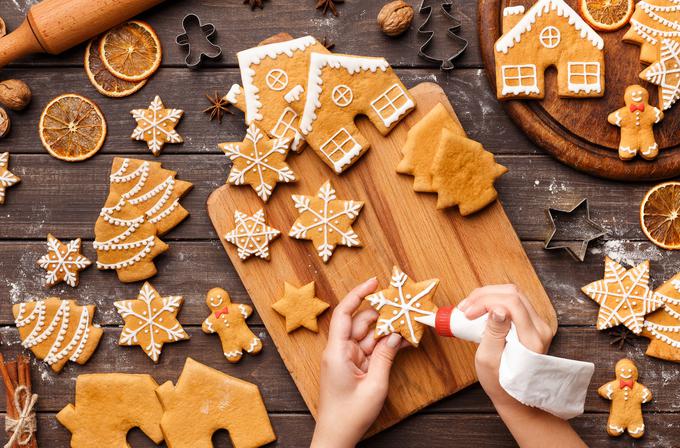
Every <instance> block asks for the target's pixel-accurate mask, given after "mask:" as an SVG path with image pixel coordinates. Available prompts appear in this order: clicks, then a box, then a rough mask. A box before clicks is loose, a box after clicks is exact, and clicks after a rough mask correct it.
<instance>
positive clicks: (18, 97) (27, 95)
mask: <svg viewBox="0 0 680 448" xmlns="http://www.w3.org/2000/svg"><path fill="white" fill-rule="evenodd" d="M31 97H32V95H31V89H30V88H29V87H28V85H26V83H25V82H23V81H19V80H18V79H8V80H6V81H2V82H0V104H3V105H4V106H6V107H7V108H9V109H12V110H22V109H24V108H25V107H26V106H28V103H30V102H31Z"/></svg>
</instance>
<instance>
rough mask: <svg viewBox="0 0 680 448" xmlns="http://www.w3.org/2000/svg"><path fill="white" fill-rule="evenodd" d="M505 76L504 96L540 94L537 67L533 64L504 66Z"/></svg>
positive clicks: (503, 72)
mask: <svg viewBox="0 0 680 448" xmlns="http://www.w3.org/2000/svg"><path fill="white" fill-rule="evenodd" d="M502 74H503V80H502V81H503V95H507V94H508V93H512V94H515V95H517V94H519V93H532V92H534V93H538V82H537V80H536V66H535V65H533V64H523V65H504V66H503V67H502Z"/></svg>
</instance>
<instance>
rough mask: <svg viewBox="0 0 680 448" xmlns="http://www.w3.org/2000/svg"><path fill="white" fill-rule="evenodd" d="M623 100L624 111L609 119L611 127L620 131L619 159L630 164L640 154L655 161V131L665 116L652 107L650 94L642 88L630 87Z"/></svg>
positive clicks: (656, 149)
mask: <svg viewBox="0 0 680 448" xmlns="http://www.w3.org/2000/svg"><path fill="white" fill-rule="evenodd" d="M623 100H624V101H625V103H626V105H625V107H622V108H621V109H619V110H617V111H615V112H612V113H611V114H609V116H608V117H607V121H609V123H611V124H613V125H614V126H618V127H620V128H621V142H620V143H619V158H620V159H621V160H630V159H632V158H633V157H635V155H636V154H637V153H638V151H639V152H640V155H641V156H642V157H643V158H644V159H647V160H652V159H654V158H656V156H657V155H658V154H659V145H658V144H657V143H656V140H655V139H654V129H653V127H654V125H655V124H656V123H658V122H660V121H661V120H662V119H663V112H661V110H660V109H658V108H656V107H654V106H652V105H651V104H649V92H647V89H645V88H644V87H642V86H638V85H632V86H628V87H627V88H626V91H625V93H624V95H623Z"/></svg>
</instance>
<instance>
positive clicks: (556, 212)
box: [543, 198, 607, 262]
mask: <svg viewBox="0 0 680 448" xmlns="http://www.w3.org/2000/svg"><path fill="white" fill-rule="evenodd" d="M546 214H547V215H548V219H549V220H550V232H549V233H548V236H547V238H546V239H545V244H544V245H543V248H544V249H547V250H552V249H565V250H566V251H567V252H569V254H570V255H571V256H572V257H574V258H575V259H577V260H578V261H581V262H582V261H583V260H584V259H585V258H586V252H587V251H588V244H590V242H591V241H593V240H596V239H598V238H600V237H601V236H604V235H606V234H607V231H606V230H605V229H604V227H602V226H601V225H599V224H597V223H596V222H595V221H593V220H592V219H590V207H589V206H588V199H587V198H585V199H582V200H581V201H580V202H579V203H578V204H576V205H575V206H574V207H572V208H571V209H569V210H561V209H557V208H548V209H547V210H546ZM560 220H561V221H562V222H561V223H560ZM558 226H559V229H558ZM558 233H559V235H558ZM566 234H569V235H568V236H569V237H568V238H564V236H565V235H566ZM556 236H557V237H558V238H557V240H556V241H555V242H553V239H555V237H556Z"/></svg>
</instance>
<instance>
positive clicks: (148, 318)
mask: <svg viewBox="0 0 680 448" xmlns="http://www.w3.org/2000/svg"><path fill="white" fill-rule="evenodd" d="M182 303H184V299H183V298H182V297H181V296H166V297H161V295H160V294H158V291H156V289H154V287H153V286H151V284H150V283H149V282H145V283H144V286H142V289H141V290H140V291H139V295H138V296H137V298H136V299H134V300H121V301H119V302H114V303H113V305H114V306H115V307H116V311H118V314H120V317H122V318H123V321H124V322H125V326H124V327H123V331H121V333H120V338H119V340H118V344H119V345H127V346H132V345H139V346H140V347H141V348H142V350H144V353H146V354H147V356H149V358H151V360H152V361H153V362H156V363H157V362H158V358H159V357H160V356H161V350H162V349H163V345H164V344H167V343H170V342H177V341H182V340H184V339H189V335H188V334H187V332H186V331H184V328H182V325H180V323H179V321H178V320H177V313H179V309H180V308H181V307H182Z"/></svg>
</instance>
